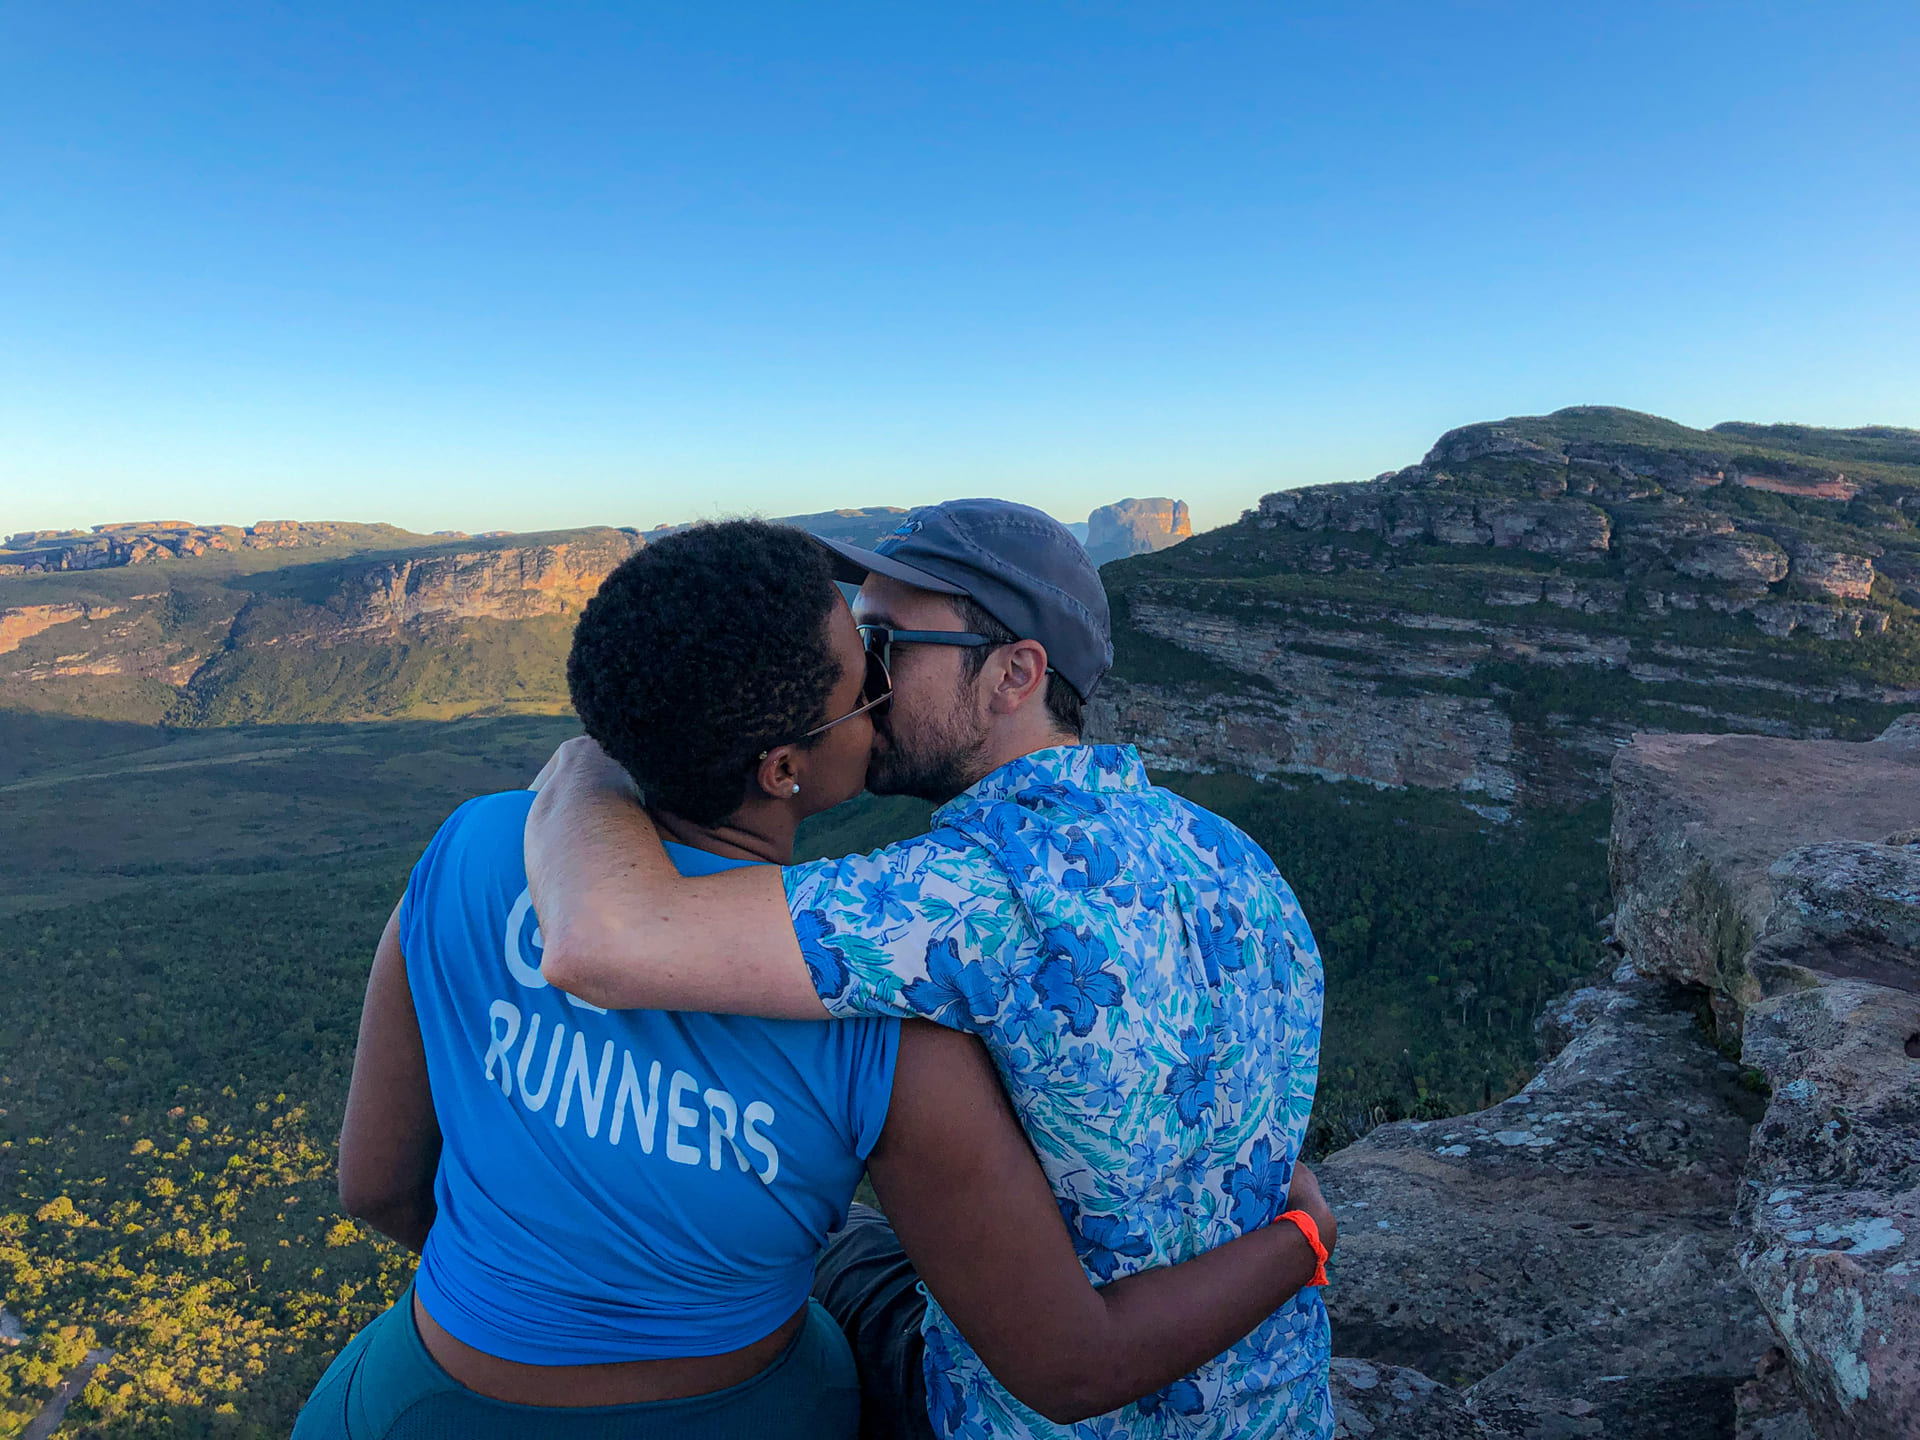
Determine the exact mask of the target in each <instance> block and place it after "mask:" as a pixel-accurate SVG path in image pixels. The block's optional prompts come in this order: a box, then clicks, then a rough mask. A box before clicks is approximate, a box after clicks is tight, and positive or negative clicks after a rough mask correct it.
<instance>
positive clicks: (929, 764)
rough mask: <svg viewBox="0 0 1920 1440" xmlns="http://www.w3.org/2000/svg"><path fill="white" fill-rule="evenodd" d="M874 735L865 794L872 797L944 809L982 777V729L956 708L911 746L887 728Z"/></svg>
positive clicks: (923, 730) (883, 722) (886, 724)
mask: <svg viewBox="0 0 1920 1440" xmlns="http://www.w3.org/2000/svg"><path fill="white" fill-rule="evenodd" d="M891 720H892V717H891V716H888V717H886V718H884V719H882V720H881V721H879V722H878V723H877V724H876V725H875V727H874V729H875V744H874V747H873V758H872V759H871V760H870V761H868V763H867V789H868V790H869V791H871V792H872V793H873V794H875V795H911V796H913V797H914V798H915V799H917V800H929V801H931V802H933V803H934V804H936V805H944V804H945V803H946V802H947V801H949V800H951V799H953V797H954V796H956V795H958V794H959V793H960V792H961V791H963V790H965V789H966V788H967V787H968V786H970V785H972V784H973V783H974V782H975V781H976V780H978V779H979V778H980V777H981V776H982V775H984V774H985V773H986V762H985V758H984V757H985V754H986V749H987V723H986V720H985V718H984V717H980V718H979V719H978V720H977V721H976V722H975V723H972V724H970V723H968V717H967V716H966V715H965V714H964V713H963V712H962V711H961V709H960V707H959V706H958V705H956V706H955V707H954V709H953V711H952V712H951V713H949V714H948V715H947V717H946V719H945V721H944V722H943V723H941V724H938V725H933V726H924V727H922V728H921V731H920V733H919V734H918V735H917V736H916V737H914V739H913V740H912V741H906V740H903V738H902V737H901V735H900V732H899V731H898V730H896V729H895V728H894V727H893V725H892V724H891V723H890V722H891Z"/></svg>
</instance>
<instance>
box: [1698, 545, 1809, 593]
mask: <svg viewBox="0 0 1920 1440" xmlns="http://www.w3.org/2000/svg"><path fill="white" fill-rule="evenodd" d="M1673 568H1674V569H1676V570H1678V571H1679V572H1680V573H1681V574H1682V575H1691V576H1692V577H1693V578H1694V579H1696V580H1715V581H1718V582H1720V583H1721V584H1725V585H1738V586H1741V587H1742V588H1745V589H1753V590H1764V589H1766V588H1767V586H1769V585H1771V584H1773V583H1774V582H1775V581H1776V580H1783V579H1785V578H1786V574H1787V556H1786V552H1785V551H1783V550H1782V549H1781V548H1780V547H1779V546H1778V545H1777V544H1775V543H1774V542H1773V541H1771V540H1769V539H1768V538H1767V537H1766V536H1764V535H1712V536H1708V537H1707V538H1705V539H1703V540H1701V541H1699V542H1698V543H1696V544H1694V545H1692V546H1690V547H1688V548H1687V549H1685V550H1684V551H1683V552H1681V553H1679V554H1676V555H1675V557H1674V562H1673Z"/></svg>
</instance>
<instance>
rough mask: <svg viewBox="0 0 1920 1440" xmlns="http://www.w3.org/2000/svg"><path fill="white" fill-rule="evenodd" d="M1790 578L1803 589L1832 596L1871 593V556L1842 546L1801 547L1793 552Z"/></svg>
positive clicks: (1866, 595) (1851, 597) (1864, 596)
mask: <svg viewBox="0 0 1920 1440" xmlns="http://www.w3.org/2000/svg"><path fill="white" fill-rule="evenodd" d="M1792 575H1793V581H1794V583H1795V584H1797V585H1799V586H1800V587H1801V588H1802V589H1804V590H1809V591H1811V592H1812V593H1814V594H1816V595H1826V596H1829V597H1831V598H1832V599H1835V600H1867V599H1871V598H1872V596H1873V559H1872V557H1870V556H1867V555H1854V554H1849V553H1847V552H1845V551H1842V550H1826V549H1821V548H1817V547H1811V546H1808V547H1801V548H1798V549H1796V550H1795V551H1794V555H1793V570H1792Z"/></svg>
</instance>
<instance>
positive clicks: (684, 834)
mask: <svg viewBox="0 0 1920 1440" xmlns="http://www.w3.org/2000/svg"><path fill="white" fill-rule="evenodd" d="M647 813H648V814H650V815H651V816H652V817H653V823H654V825H655V826H656V827H657V828H658V829H659V831H660V838H661V839H662V840H671V841H673V842H674V843H675V844H677V845H685V846H687V847H688V848H689V849H692V850H705V851H706V852H707V853H708V854H709V855H724V856H726V857H727V858H728V859H729V860H755V861H759V862H760V863H762V864H766V865H786V864H790V863H792V860H793V835H794V830H795V829H796V828H797V827H798V825H799V821H798V819H797V818H796V817H795V816H794V814H793V812H792V810H790V809H789V808H788V807H787V806H785V805H776V804H772V803H769V804H766V805H752V804H748V805H742V806H741V807H740V808H739V809H738V810H736V811H735V812H734V813H733V814H731V815H729V816H728V817H727V818H726V819H724V820H722V821H720V822H719V823H718V824H717V825H696V824H694V823H693V821H691V820H688V819H685V818H683V817H681V816H679V815H675V814H672V813H671V812H669V811H666V810H650V811H648V812H647Z"/></svg>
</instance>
